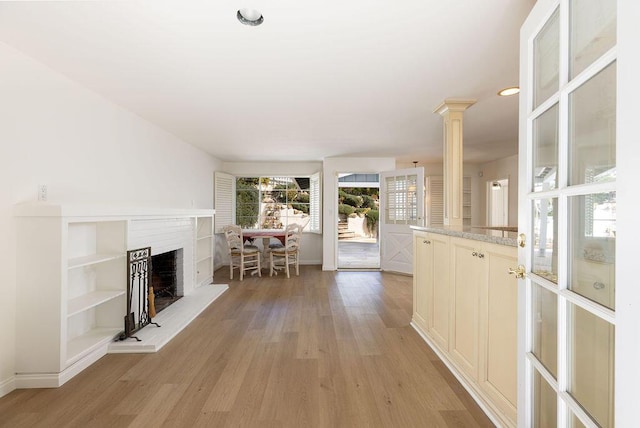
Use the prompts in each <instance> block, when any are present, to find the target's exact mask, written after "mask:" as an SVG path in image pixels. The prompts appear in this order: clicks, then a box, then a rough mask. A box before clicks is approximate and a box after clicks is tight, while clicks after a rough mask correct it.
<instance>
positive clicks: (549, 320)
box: [531, 284, 558, 379]
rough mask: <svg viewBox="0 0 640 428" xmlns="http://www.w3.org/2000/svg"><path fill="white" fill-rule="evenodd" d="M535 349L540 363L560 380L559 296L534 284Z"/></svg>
mask: <svg viewBox="0 0 640 428" xmlns="http://www.w3.org/2000/svg"><path fill="white" fill-rule="evenodd" d="M532 306H533V307H532V308H531V309H532V310H531V316H532V317H533V335H532V336H533V349H532V350H531V352H532V353H533V355H535V356H536V358H537V359H538V361H540V362H541V363H542V365H544V367H545V368H546V369H547V370H549V373H551V374H552V375H553V377H554V378H556V379H557V378H558V356H557V355H558V296H557V295H556V294H554V293H552V292H551V291H549V290H547V289H545V288H543V287H541V286H539V285H537V284H532Z"/></svg>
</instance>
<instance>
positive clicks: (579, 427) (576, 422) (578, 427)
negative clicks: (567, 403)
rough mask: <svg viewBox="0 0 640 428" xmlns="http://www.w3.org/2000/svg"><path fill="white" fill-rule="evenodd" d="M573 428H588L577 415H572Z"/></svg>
mask: <svg viewBox="0 0 640 428" xmlns="http://www.w3.org/2000/svg"><path fill="white" fill-rule="evenodd" d="M569 426H570V427H571V428H587V427H586V426H585V425H584V424H583V423H582V421H581V420H580V419H578V417H577V416H576V415H571V425H569Z"/></svg>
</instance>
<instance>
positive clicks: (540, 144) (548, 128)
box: [532, 104, 558, 192]
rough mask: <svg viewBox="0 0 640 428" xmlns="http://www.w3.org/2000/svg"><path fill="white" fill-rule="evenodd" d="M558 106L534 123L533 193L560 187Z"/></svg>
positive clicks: (543, 114)
mask: <svg viewBox="0 0 640 428" xmlns="http://www.w3.org/2000/svg"><path fill="white" fill-rule="evenodd" d="M557 176H558V104H554V106H553V107H551V108H550V109H549V110H547V111H545V112H544V113H542V114H541V115H540V116H539V117H537V118H536V119H535V120H534V121H533V180H532V181H533V191H534V192H540V191H544V190H551V189H555V188H556V186H557V185H558V183H557V178H556V177H557Z"/></svg>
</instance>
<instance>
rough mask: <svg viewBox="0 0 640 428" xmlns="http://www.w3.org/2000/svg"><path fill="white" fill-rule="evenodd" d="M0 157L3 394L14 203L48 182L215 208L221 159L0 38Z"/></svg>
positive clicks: (66, 190) (145, 201)
mask: <svg viewBox="0 0 640 428" xmlns="http://www.w3.org/2000/svg"><path fill="white" fill-rule="evenodd" d="M0 159H2V165H1V166H0V237H1V239H0V296H2V298H1V299H0V325H1V326H2V328H1V329H0V343H1V344H2V345H1V346H0V396H1V395H3V394H4V393H6V392H9V391H10V390H11V389H12V387H13V380H12V377H13V374H14V371H15V370H14V357H15V333H14V332H15V310H16V309H15V300H16V272H15V269H16V260H15V248H16V235H15V223H14V219H13V216H12V207H13V206H14V205H15V204H17V203H20V202H26V201H34V200H35V199H36V188H37V185H38V184H47V186H48V191H49V192H48V193H49V201H50V202H54V203H63V204H64V203H74V204H96V205H110V206H127V207H171V208H191V207H195V208H213V171H214V170H215V169H219V167H220V166H221V163H220V162H219V161H217V160H216V159H214V158H212V157H211V156H210V155H208V154H206V153H204V152H202V151H200V150H198V149H196V148H194V147H193V146H191V145H188V144H186V143H185V142H183V141H181V140H179V139H178V138H176V137H175V136H173V135H171V134H169V133H167V132H165V131H163V130H161V129H159V128H158V127H156V126H154V125H152V124H150V123H148V122H146V121H144V120H142V119H141V118H140V117H138V116H136V115H134V114H132V113H129V112H127V111H125V110H123V109H122V108H120V107H118V106H116V105H114V104H112V103H110V102H108V101H106V100H105V99H104V98H102V97H100V96H98V95H97V94H95V93H93V92H91V91H89V90H87V89H85V88H83V87H81V86H79V85H77V84H76V83H73V82H72V81H70V80H68V79H67V78H65V77H64V76H61V75H60V74H58V73H55V72H53V71H52V70H50V69H48V68H47V67H45V66H43V65H42V64H40V63H38V62H35V61H34V60H32V59H30V58H28V57H26V56H24V55H22V54H21V53H19V52H17V51H15V50H14V49H12V48H10V47H8V46H7V45H5V44H2V43H0ZM43 286H46V284H43ZM34 316H37V314H34Z"/></svg>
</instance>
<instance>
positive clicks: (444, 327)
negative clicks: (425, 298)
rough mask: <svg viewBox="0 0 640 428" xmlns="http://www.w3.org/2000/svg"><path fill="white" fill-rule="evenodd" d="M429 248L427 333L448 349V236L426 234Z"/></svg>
mask: <svg viewBox="0 0 640 428" xmlns="http://www.w3.org/2000/svg"><path fill="white" fill-rule="evenodd" d="M428 241H429V244H428V246H429V247H430V250H431V256H432V257H431V261H430V266H431V276H430V282H429V288H430V296H431V307H430V316H429V318H428V319H427V322H428V329H429V335H430V336H431V338H432V339H433V341H434V342H436V343H437V344H438V346H439V347H440V348H441V349H443V350H445V351H448V350H449V306H450V305H449V302H450V285H449V284H450V283H449V276H450V274H451V273H450V272H451V271H450V265H449V237H448V236H446V235H440V234H437V233H431V234H429V235H428Z"/></svg>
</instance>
